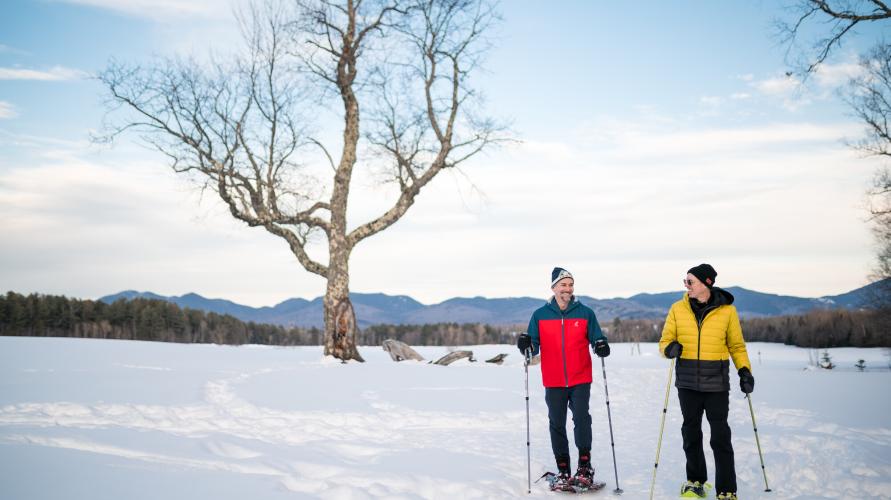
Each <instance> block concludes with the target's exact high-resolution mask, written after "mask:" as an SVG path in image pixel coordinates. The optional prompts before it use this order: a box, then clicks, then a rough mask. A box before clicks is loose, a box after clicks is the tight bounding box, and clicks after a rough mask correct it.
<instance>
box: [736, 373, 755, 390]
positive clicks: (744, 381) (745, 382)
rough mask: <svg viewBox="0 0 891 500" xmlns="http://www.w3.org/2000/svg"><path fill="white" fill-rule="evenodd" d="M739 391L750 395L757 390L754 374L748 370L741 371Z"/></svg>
mask: <svg viewBox="0 0 891 500" xmlns="http://www.w3.org/2000/svg"><path fill="white" fill-rule="evenodd" d="M738 373H739V390H741V391H743V392H744V393H746V394H750V393H751V392H752V391H754V390H755V377H753V376H752V372H751V371H749V369H748V368H746V367H742V368H740V369H739V372H738Z"/></svg>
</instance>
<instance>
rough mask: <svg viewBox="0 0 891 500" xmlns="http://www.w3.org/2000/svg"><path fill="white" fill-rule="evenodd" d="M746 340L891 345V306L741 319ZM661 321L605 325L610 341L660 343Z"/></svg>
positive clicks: (815, 344)
mask: <svg viewBox="0 0 891 500" xmlns="http://www.w3.org/2000/svg"><path fill="white" fill-rule="evenodd" d="M740 323H741V324H742V331H743V336H744V337H745V339H746V341H747V342H776V343H782V344H786V345H794V346H798V347H809V348H824V347H891V308H879V309H861V310H849V309H817V310H813V311H810V312H808V313H806V314H800V315H790V316H769V317H760V318H747V319H741V320H740ZM663 324H664V322H663V321H661V320H651V319H649V320H648V319H636V320H622V319H619V318H615V319H613V321H612V322H608V323H606V324H604V325H603V330H604V332H605V333H606V335H607V336H608V337H609V339H610V341H611V342H657V341H658V340H659V337H660V336H661V335H662V325H663Z"/></svg>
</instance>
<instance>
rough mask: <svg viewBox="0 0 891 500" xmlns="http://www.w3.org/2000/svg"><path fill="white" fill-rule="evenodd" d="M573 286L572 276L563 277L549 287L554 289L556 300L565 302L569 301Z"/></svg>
mask: <svg viewBox="0 0 891 500" xmlns="http://www.w3.org/2000/svg"><path fill="white" fill-rule="evenodd" d="M574 286H575V281H573V279H572V278H563V279H562V280H560V281H558V282H557V284H555V285H554V287H553V288H551V289H552V290H553V291H554V297H557V300H558V301H560V302H564V303H565V302H569V299H571V298H572V292H573V290H574Z"/></svg>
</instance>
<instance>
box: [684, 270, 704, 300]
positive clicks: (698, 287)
mask: <svg viewBox="0 0 891 500" xmlns="http://www.w3.org/2000/svg"><path fill="white" fill-rule="evenodd" d="M684 286H685V287H687V295H688V296H690V297H693V298H694V299H696V300H702V299H703V298H705V297H707V296H708V291H709V290H708V287H707V286H705V284H703V283H702V282H701V281H699V278H697V277H696V276H693V275H692V274H690V273H687V278H686V279H685V280H684Z"/></svg>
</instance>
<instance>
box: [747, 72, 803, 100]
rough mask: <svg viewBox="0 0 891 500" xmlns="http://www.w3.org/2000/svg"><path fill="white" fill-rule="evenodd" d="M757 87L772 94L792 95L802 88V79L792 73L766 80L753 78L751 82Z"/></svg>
mask: <svg viewBox="0 0 891 500" xmlns="http://www.w3.org/2000/svg"><path fill="white" fill-rule="evenodd" d="M750 85H752V86H753V87H754V88H755V89H757V90H758V91H759V92H761V93H762V94H766V95H770V96H785V95H791V94H792V93H794V92H796V91H797V90H798V89H800V88H801V80H799V79H798V78H797V77H795V76H792V75H785V76H778V77H773V78H767V79H765V80H753V81H751V82H750Z"/></svg>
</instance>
